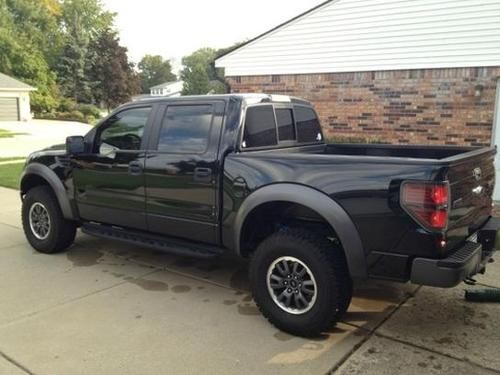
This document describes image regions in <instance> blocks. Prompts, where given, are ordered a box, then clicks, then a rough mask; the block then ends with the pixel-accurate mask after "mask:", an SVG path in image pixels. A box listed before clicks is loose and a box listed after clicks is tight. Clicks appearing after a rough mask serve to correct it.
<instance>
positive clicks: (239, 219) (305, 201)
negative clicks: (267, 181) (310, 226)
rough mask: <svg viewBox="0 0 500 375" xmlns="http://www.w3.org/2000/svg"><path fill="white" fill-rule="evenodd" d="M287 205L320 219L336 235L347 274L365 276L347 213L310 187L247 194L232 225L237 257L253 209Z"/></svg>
mask: <svg viewBox="0 0 500 375" xmlns="http://www.w3.org/2000/svg"><path fill="white" fill-rule="evenodd" d="M273 201H274V202H276V201H282V202H291V203H297V204H301V205H303V206H305V207H308V208H310V209H311V210H314V211H315V212H317V213H318V214H319V215H320V216H322V217H323V218H324V219H325V220H326V221H327V222H328V223H329V224H330V226H331V227H332V228H333V229H334V230H335V232H336V233H337V235H338V237H339V240H340V242H341V243H342V246H343V248H344V252H345V256H346V259H347V265H348V267H349V272H350V274H351V277H353V278H360V279H363V278H366V277H367V262H366V255H365V252H364V249H363V244H362V242H361V238H360V237H359V233H358V230H357V229H356V227H355V225H354V223H353V222H352V220H351V218H350V217H349V215H348V214H347V212H346V211H345V210H344V209H343V208H342V207H341V206H340V205H339V204H338V203H337V202H335V201H334V200H333V199H332V198H330V197H329V196H328V195H326V194H324V193H321V192H319V191H317V190H315V189H312V188H310V187H306V186H303V185H297V184H289V183H282V184H281V183H280V184H273V185H268V186H266V187H262V188H260V189H258V190H256V191H255V192H253V193H251V194H250V195H249V196H248V197H247V198H246V199H245V200H244V201H243V203H242V205H241V206H240V208H239V210H238V212H237V214H236V218H235V224H234V230H235V232H234V234H235V235H234V241H235V243H234V248H235V249H236V252H237V254H240V240H241V237H240V236H241V230H242V229H243V224H244V223H245V219H246V218H247V216H248V215H249V214H250V213H251V212H252V211H253V209H254V208H256V207H258V206H260V205H261V204H263V203H268V202H273Z"/></svg>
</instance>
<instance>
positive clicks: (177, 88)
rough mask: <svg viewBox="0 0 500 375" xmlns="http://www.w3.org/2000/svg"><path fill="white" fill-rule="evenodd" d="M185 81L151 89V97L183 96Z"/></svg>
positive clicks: (167, 83)
mask: <svg viewBox="0 0 500 375" xmlns="http://www.w3.org/2000/svg"><path fill="white" fill-rule="evenodd" d="M183 86H184V82H183V81H175V82H165V83H162V84H161V85H156V86H153V87H151V88H150V89H149V91H150V93H151V96H166V97H176V96H181V92H182V88H183Z"/></svg>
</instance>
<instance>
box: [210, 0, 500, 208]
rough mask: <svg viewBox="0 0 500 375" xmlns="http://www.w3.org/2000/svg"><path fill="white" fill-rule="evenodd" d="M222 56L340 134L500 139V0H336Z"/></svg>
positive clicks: (233, 72)
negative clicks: (307, 105)
mask: <svg viewBox="0 0 500 375" xmlns="http://www.w3.org/2000/svg"><path fill="white" fill-rule="evenodd" d="M216 66H217V67H220V68H225V74H226V79H227V82H228V84H229V86H230V89H231V91H232V92H267V93H276V94H278V93H279V94H289V95H294V96H299V97H304V98H306V99H309V100H310V101H312V102H313V103H314V104H315V107H316V109H317V111H318V113H319V115H320V117H321V120H322V123H323V126H324V127H325V134H326V135H327V136H328V137H329V138H330V139H331V140H347V141H349V140H350V141H368V142H388V143H395V144H407V143H411V144H440V145H442V144H446V145H474V146H483V145H490V144H496V145H500V113H499V112H500V109H499V108H500V105H499V100H500V99H499V98H500V84H499V79H500V1H498V0H455V1H427V0H425V1H423V0H414V1H403V0H381V1H372V0H330V1H326V2H324V3H322V4H320V5H319V6H317V7H315V8H313V9H311V10H309V11H307V12H305V13H303V14H300V15H298V16H297V17H295V18H293V19H291V20H289V21H288V22H285V23H283V24H282V25H279V26H277V27H275V28H273V29H272V30H269V31H268V32H266V33H264V34H262V35H260V36H258V37H256V38H255V39H252V40H250V41H249V42H247V43H245V44H244V45H242V46H240V47H238V48H237V49H235V50H233V51H230V52H228V53H226V54H225V55H223V56H220V57H219V58H218V59H217V60H216ZM495 122H496V125H495ZM495 126H496V128H495ZM498 164H500V160H499V163H498ZM498 196H499V199H500V191H499V194H498Z"/></svg>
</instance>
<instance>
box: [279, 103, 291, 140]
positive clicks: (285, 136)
mask: <svg viewBox="0 0 500 375" xmlns="http://www.w3.org/2000/svg"><path fill="white" fill-rule="evenodd" d="M276 120H277V121H278V136H279V139H280V141H294V140H295V129H294V127H293V112H292V110H291V109H288V108H286V109H284V108H277V109H276Z"/></svg>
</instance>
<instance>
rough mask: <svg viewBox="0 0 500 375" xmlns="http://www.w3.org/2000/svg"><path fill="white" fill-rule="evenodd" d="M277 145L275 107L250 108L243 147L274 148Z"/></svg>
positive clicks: (247, 114)
mask: <svg viewBox="0 0 500 375" xmlns="http://www.w3.org/2000/svg"><path fill="white" fill-rule="evenodd" d="M277 143H278V140H277V139H276V122H275V119H274V110H273V106H272V105H261V106H257V107H249V108H248V109H247V113H246V120H245V134H244V135H243V143H242V146H243V147H245V148H248V147H265V146H274V145H276V144H277Z"/></svg>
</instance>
